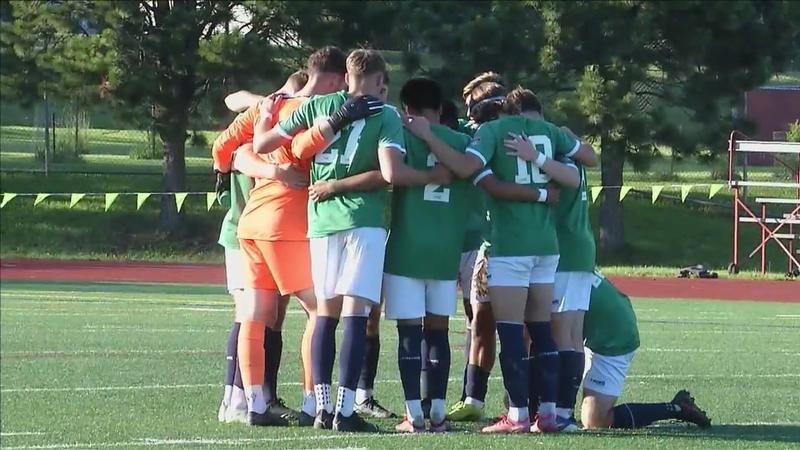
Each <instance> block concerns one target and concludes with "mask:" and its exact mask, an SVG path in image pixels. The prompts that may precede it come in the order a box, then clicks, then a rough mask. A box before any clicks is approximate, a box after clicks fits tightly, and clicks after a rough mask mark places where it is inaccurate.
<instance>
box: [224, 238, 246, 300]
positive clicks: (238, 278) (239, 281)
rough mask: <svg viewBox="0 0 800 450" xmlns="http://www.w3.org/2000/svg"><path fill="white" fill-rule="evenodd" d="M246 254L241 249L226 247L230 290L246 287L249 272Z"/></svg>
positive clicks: (227, 278) (227, 281) (226, 271)
mask: <svg viewBox="0 0 800 450" xmlns="http://www.w3.org/2000/svg"><path fill="white" fill-rule="evenodd" d="M245 269H246V266H245V261H244V254H242V251H241V250H239V249H230V248H226V249H225V280H226V283H227V285H228V292H233V291H238V290H242V289H244V287H245V284H246V283H245V273H247V270H245Z"/></svg>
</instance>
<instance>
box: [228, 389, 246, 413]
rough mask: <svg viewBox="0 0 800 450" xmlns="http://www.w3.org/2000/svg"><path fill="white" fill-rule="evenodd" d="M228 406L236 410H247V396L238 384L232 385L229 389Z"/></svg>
mask: <svg viewBox="0 0 800 450" xmlns="http://www.w3.org/2000/svg"><path fill="white" fill-rule="evenodd" d="M228 407H229V408H233V409H234V410H236V411H247V396H246V395H245V394H244V390H242V388H240V387H239V386H233V389H231V402H230V403H229V404H228Z"/></svg>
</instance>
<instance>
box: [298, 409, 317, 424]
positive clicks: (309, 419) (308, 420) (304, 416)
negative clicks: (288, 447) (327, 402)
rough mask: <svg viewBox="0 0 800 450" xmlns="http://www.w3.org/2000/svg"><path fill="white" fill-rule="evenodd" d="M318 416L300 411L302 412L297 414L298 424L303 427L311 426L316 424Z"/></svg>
mask: <svg viewBox="0 0 800 450" xmlns="http://www.w3.org/2000/svg"><path fill="white" fill-rule="evenodd" d="M315 419H316V418H315V417H314V416H312V415H311V414H308V413H307V412H305V411H300V414H298V415H297V425H298V426H301V427H311V426H314V420H315Z"/></svg>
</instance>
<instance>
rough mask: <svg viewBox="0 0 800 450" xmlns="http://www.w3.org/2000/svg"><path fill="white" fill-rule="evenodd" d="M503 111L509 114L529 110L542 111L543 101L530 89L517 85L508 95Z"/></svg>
mask: <svg viewBox="0 0 800 450" xmlns="http://www.w3.org/2000/svg"><path fill="white" fill-rule="evenodd" d="M503 111H504V112H505V113H507V114H520V113H524V112H527V111H536V112H538V113H539V114H541V113H542V103H541V102H540V101H539V98H538V97H536V94H534V93H533V91H532V90H530V89H525V88H523V87H522V86H517V87H516V88H514V90H513V91H511V92H509V93H508V95H507V96H506V103H505V107H504V108H503Z"/></svg>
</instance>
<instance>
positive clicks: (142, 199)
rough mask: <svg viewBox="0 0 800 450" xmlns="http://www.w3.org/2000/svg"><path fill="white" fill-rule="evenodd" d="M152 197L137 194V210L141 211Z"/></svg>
mask: <svg viewBox="0 0 800 450" xmlns="http://www.w3.org/2000/svg"><path fill="white" fill-rule="evenodd" d="M150 195H151V194H149V193H146V192H140V193H138V194H136V210H139V209H141V207H142V205H144V202H146V201H147V199H148V198H149V197H150Z"/></svg>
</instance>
